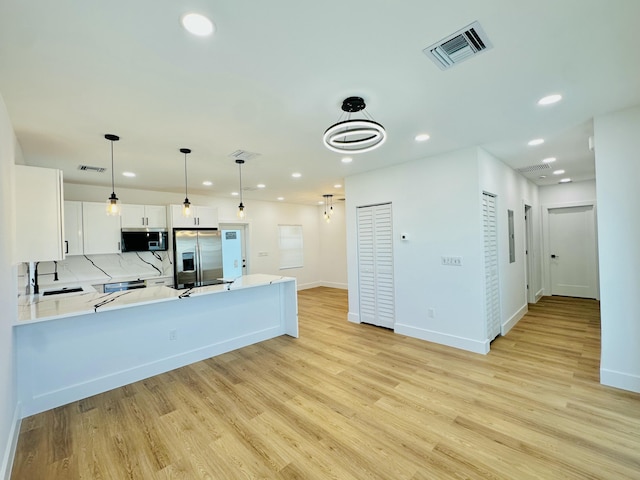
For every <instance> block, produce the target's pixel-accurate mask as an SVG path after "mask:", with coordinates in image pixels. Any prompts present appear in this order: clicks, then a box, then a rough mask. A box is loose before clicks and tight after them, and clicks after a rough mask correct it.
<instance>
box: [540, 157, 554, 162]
mask: <svg viewBox="0 0 640 480" xmlns="http://www.w3.org/2000/svg"><path fill="white" fill-rule="evenodd" d="M555 161H556V157H548V158H543V159H542V163H553V162H555Z"/></svg>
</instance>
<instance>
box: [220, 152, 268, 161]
mask: <svg viewBox="0 0 640 480" xmlns="http://www.w3.org/2000/svg"><path fill="white" fill-rule="evenodd" d="M259 155H260V154H259V153H254V152H247V151H246V150H236V151H235V152H233V153H230V154H229V155H227V156H228V157H231V158H235V159H236V160H245V161H247V160H251V159H252V158H255V157H257V156H259Z"/></svg>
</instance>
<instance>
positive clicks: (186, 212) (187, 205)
mask: <svg viewBox="0 0 640 480" xmlns="http://www.w3.org/2000/svg"><path fill="white" fill-rule="evenodd" d="M180 152H181V153H184V202H183V203H182V216H183V217H190V216H191V202H189V196H188V195H187V155H188V154H189V153H191V149H189V148H181V149H180Z"/></svg>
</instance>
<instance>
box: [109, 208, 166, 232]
mask: <svg viewBox="0 0 640 480" xmlns="http://www.w3.org/2000/svg"><path fill="white" fill-rule="evenodd" d="M120 225H121V227H122V228H145V227H146V228H167V208H166V207H165V206H164V205H127V204H123V205H122V206H121V216H120Z"/></svg>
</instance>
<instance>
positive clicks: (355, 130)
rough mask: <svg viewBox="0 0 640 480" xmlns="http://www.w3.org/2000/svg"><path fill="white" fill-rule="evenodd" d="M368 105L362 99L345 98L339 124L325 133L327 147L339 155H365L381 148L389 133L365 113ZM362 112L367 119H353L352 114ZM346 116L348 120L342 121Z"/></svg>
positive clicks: (324, 139)
mask: <svg viewBox="0 0 640 480" xmlns="http://www.w3.org/2000/svg"><path fill="white" fill-rule="evenodd" d="M365 107H366V104H365V103H364V100H363V99H362V98H360V97H349V98H345V99H344V101H343V102H342V111H343V112H345V113H343V114H342V115H341V116H340V118H338V123H335V124H333V125H331V126H330V127H329V128H327V130H325V132H324V136H323V137H322V140H323V141H324V145H325V147H327V148H328V149H329V150H331V151H333V152H337V153H346V154H351V153H364V152H370V151H371V150H374V149H376V148H378V147H380V146H382V144H383V143H384V142H385V141H386V139H387V132H386V130H385V129H384V127H383V126H382V125H381V124H379V123H378V122H375V121H373V117H372V116H371V115H369V114H368V113H367V112H365V111H364V109H365ZM355 112H362V113H363V114H364V115H365V116H366V117H369V118H363V119H359V120H358V119H352V118H351V114H352V113H355ZM345 114H346V120H344V121H340V119H341V118H343V116H344V115H345Z"/></svg>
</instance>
